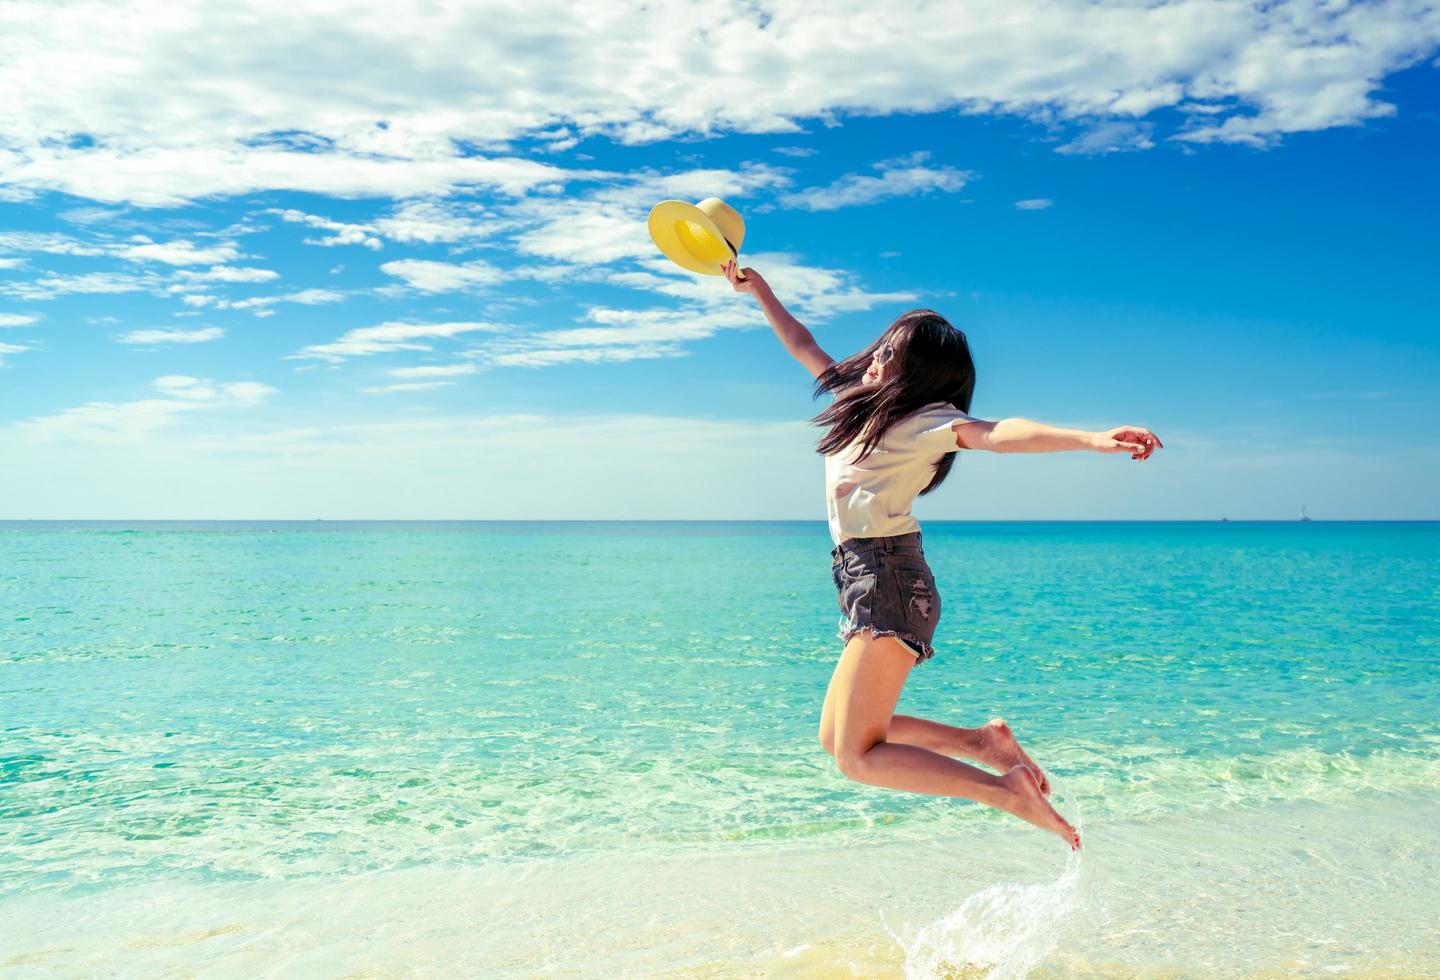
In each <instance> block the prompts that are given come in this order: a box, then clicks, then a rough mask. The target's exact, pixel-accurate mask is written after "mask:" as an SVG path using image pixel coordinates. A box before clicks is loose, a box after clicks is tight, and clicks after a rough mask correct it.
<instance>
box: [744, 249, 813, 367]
mask: <svg viewBox="0 0 1440 980" xmlns="http://www.w3.org/2000/svg"><path fill="white" fill-rule="evenodd" d="M737 273H738V269H737V268H736V264H735V262H734V260H731V261H730V262H728V263H726V265H725V278H727V279H729V280H730V285H732V286H734V287H735V291H736V292H737V293H749V294H750V295H752V296H754V297H755V299H756V301H757V302H758V303H759V304H760V309H761V310H763V311H764V313H765V319H767V320H769V321H770V326H771V327H772V328H773V329H774V331H775V336H777V337H779V338H780V343H782V344H784V345H785V349H786V350H787V351H789V352H790V356H791V357H793V358H795V359H796V360H797V361H799V362H800V363H801V364H803V365H805V369H806V370H807V371H809V372H810V373H811V374H812V375H814V376H815V377H817V378H818V377H820V375H821V374H823V373H824V371H825V369H826V368H827V367H829V366H830V365H831V364H833V363H835V358H833V357H831V356H830V355H829V354H827V353H825V352H824V351H823V350H821V349H820V345H819V344H817V343H815V337H814V335H813V334H811V333H810V331H809V330H807V329H805V324H803V323H801V322H800V321H799V320H797V319H795V318H794V317H793V316H791V315H790V311H789V310H787V309H785V305H784V304H783V303H781V302H780V301H779V300H778V299H776V298H775V293H774V292H772V291H771V289H770V284H769V283H767V282H766V281H765V278H764V277H763V276H761V275H760V273H758V272H756V271H755V270H754V269H750V268H746V269H745V278H744V279H741V278H739V276H738V275H737Z"/></svg>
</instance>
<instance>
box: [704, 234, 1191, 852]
mask: <svg viewBox="0 0 1440 980" xmlns="http://www.w3.org/2000/svg"><path fill="white" fill-rule="evenodd" d="M743 274H744V277H745V278H743V279H741V278H739V274H738V273H737V269H736V264H735V262H733V261H732V262H730V263H728V264H727V265H726V266H725V275H726V277H727V278H728V279H729V280H730V283H731V284H732V285H733V286H734V287H735V289H736V291H737V292H742V293H750V294H751V295H753V296H754V297H755V299H756V300H757V301H758V302H759V303H760V308H761V309H762V310H763V311H764V312H765V317H766V319H768V320H769V321H770V325H771V326H772V327H773V328H774V329H775V333H776V335H777V336H779V338H780V341H781V343H783V344H784V345H785V349H786V350H788V351H789V352H790V353H791V354H792V355H793V356H794V357H795V359H796V360H798V361H799V362H800V363H801V364H803V365H805V367H806V369H807V370H809V371H810V373H811V374H812V375H814V376H815V379H816V380H815V394H816V395H817V396H818V395H819V394H820V393H821V392H827V391H828V392H830V393H831V394H832V395H833V396H834V401H833V403H832V404H831V405H830V406H829V407H828V408H826V409H825V410H824V411H822V412H821V413H820V414H819V415H817V416H816V417H815V418H814V419H812V420H811V421H812V422H814V423H815V424H817V425H823V426H828V427H829V432H828V433H827V435H826V436H825V437H824V438H823V439H822V440H821V442H820V444H819V446H818V449H819V451H820V452H822V453H824V454H825V489H826V495H825V500H826V508H827V510H828V512H829V520H830V536H831V538H832V539H833V540H834V542H835V547H834V549H832V550H831V552H830V556H831V559H832V562H831V572H832V577H833V578H834V581H835V590H836V599H837V601H838V602H839V605H840V610H841V612H842V613H843V614H844V615H843V617H842V619H841V621H840V631H839V637H840V639H841V640H842V641H843V642H844V644H845V649H844V652H843V653H841V655H840V662H839V663H838V664H837V665H836V667H835V673H834V675H832V676H831V678H830V689H829V690H828V691H826V693H825V707H824V708H823V709H822V710H821V712H820V744H821V745H823V746H824V747H825V751H826V752H828V753H830V754H831V755H833V756H834V757H835V761H836V762H837V763H838V764H839V767H840V771H841V772H842V773H844V774H845V775H846V776H847V777H849V778H850V779H854V780H856V781H858V782H862V783H869V784H870V785H872V786H886V787H889V788H891V789H899V790H905V791H907V792H911V793H929V794H933V795H937V796H958V797H963V798H965V799H970V800H977V801H979V802H981V803H986V804H989V805H990V806H993V807H999V808H1000V809H1002V810H1005V811H1007V812H1009V813H1013V814H1014V815H1015V816H1017V817H1020V818H1021V819H1022V820H1027V821H1029V822H1030V823H1032V824H1034V825H1035V826H1037V827H1042V828H1044V829H1045V830H1049V831H1051V832H1053V833H1055V834H1058V835H1059V836H1060V837H1061V838H1063V839H1064V840H1065V842H1066V843H1067V844H1069V845H1070V847H1071V849H1072V850H1078V849H1079V847H1080V835H1079V834H1078V833H1077V832H1076V830H1075V828H1074V827H1072V826H1070V824H1069V823H1068V822H1066V820H1065V818H1064V817H1062V816H1060V814H1059V813H1057V812H1056V811H1055V809H1054V807H1052V806H1051V805H1050V803H1049V801H1048V800H1047V799H1046V798H1047V797H1048V796H1049V795H1050V782H1049V779H1048V777H1047V776H1046V775H1045V772H1044V770H1042V769H1041V768H1040V767H1039V766H1037V765H1036V764H1035V762H1034V760H1032V759H1031V758H1030V756H1029V755H1027V754H1026V752H1025V750H1024V749H1022V748H1021V747H1020V743H1019V742H1017V741H1016V740H1015V736H1014V735H1013V734H1012V733H1011V731H1010V729H1009V727H1008V726H1007V725H1006V724H1005V722H1004V721H1001V720H1000V719H998V718H997V719H995V720H994V721H991V722H990V723H989V724H988V725H985V726H984V727H981V728H956V727H954V726H951V725H943V724H940V723H939V722H934V721H926V720H925V719H923V718H914V717H911V716H909V715H897V714H895V705H896V703H897V702H898V701H899V699H900V689H901V688H902V687H904V686H905V679H906V678H907V677H908V676H909V675H910V669H911V668H912V667H914V666H915V665H916V664H917V663H922V662H924V661H926V660H928V659H930V658H931V657H932V656H934V654H935V651H934V649H933V648H932V647H931V645H930V640H931V638H932V637H934V635H935V627H936V625H937V624H938V623H939V621H940V594H939V592H938V591H937V590H936V588H935V577H934V576H933V575H932V574H931V573H930V566H929V565H928V564H927V563H926V561H925V552H924V550H923V549H922V548H921V546H920V524H919V522H918V521H917V520H916V519H915V518H914V517H913V516H911V514H910V508H911V506H912V505H913V503H914V501H915V498H916V497H917V496H919V495H921V494H926V493H929V492H930V491H932V490H934V489H935V488H936V487H938V486H939V485H940V484H941V483H942V482H943V481H944V480H945V477H946V476H947V475H948V474H949V472H950V467H951V464H953V463H954V461H955V453H956V452H957V451H958V450H961V449H988V450H990V451H991V452H996V453H1044V452H1058V451H1060V450H1065V449H1089V450H1094V451H1097V452H1102V453H1129V454H1130V455H1131V458H1132V459H1149V458H1150V456H1151V454H1152V453H1154V451H1155V450H1156V448H1164V447H1163V445H1162V444H1161V442H1160V440H1159V439H1157V438H1156V437H1155V435H1154V434H1153V433H1151V432H1150V430H1149V429H1144V428H1141V427H1140V426H1136V425H1124V426H1120V427H1118V428H1114V429H1110V430H1108V431H1106V432H1082V431H1079V430H1076V429H1059V428H1055V427H1054V426H1049V425H1044V424H1042V423H1039V422H1032V421H1030V420H1028V419H1022V418H1008V419H1002V420H1001V421H999V422H986V421H983V420H981V419H977V418H974V417H972V416H970V415H968V414H966V412H967V411H968V410H969V408H970V399H971V397H972V396H973V395H974V392H975V364H974V362H973V361H972V360H971V359H970V348H969V346H968V344H967V343H966V341H965V334H964V333H962V332H961V331H959V330H957V329H955V328H954V327H953V326H951V325H950V324H949V323H948V322H947V321H946V320H945V318H944V317H942V316H940V315H939V314H938V313H936V312H935V311H933V310H911V311H910V312H909V313H906V314H904V315H902V316H901V317H899V318H898V319H897V320H896V321H895V322H894V323H892V324H890V326H889V327H887V328H886V330H885V332H884V333H883V334H881V335H880V337H879V338H878V339H877V340H876V341H875V342H874V343H872V344H871V345H870V346H869V347H868V348H866V349H865V350H863V351H861V352H860V353H858V354H855V355H853V356H851V357H848V358H846V359H845V360H843V361H840V362H838V363H837V362H836V361H835V359H834V358H832V357H830V356H829V355H828V354H826V353H825V352H824V351H823V350H821V349H820V347H819V345H817V344H816V343H815V338H814V337H813V336H812V335H811V333H810V331H809V330H807V329H805V326H804V325H803V324H801V323H800V321H798V320H796V319H795V318H794V317H793V316H791V315H790V314H789V312H787V311H786V309H785V307H784V306H783V305H781V303H780V301H779V300H777V299H776V298H775V294H774V293H773V292H772V291H771V290H770V287H769V285H768V284H767V283H766V282H765V280H764V279H763V278H762V277H761V276H760V274H759V273H758V272H756V271H755V270H754V269H749V268H747V269H745V270H744V271H743ZM950 756H961V757H963V758H966V759H971V760H974V761H976V762H980V763H983V764H984V765H986V766H989V767H991V768H992V769H995V770H997V771H998V772H999V773H1000V775H998V776H997V775H995V774H993V773H990V772H987V771H985V770H984V769H979V768H976V767H975V766H971V765H967V764H966V763H964V762H959V761H957V760H956V759H953V758H950Z"/></svg>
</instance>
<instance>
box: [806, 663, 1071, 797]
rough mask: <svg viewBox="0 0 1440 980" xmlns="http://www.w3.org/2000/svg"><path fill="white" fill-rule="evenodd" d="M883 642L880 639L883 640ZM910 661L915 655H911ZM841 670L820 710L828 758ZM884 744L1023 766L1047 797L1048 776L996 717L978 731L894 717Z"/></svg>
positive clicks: (999, 765)
mask: <svg viewBox="0 0 1440 980" xmlns="http://www.w3.org/2000/svg"><path fill="white" fill-rule="evenodd" d="M882 639H883V637H882ZM911 659H912V661H913V659H914V655H913V654H912V655H911ZM839 673H840V667H839V665H836V668H835V674H834V675H832V676H831V678H830V689H829V690H827V691H826V692H825V706H824V707H823V708H821V709H820V744H821V745H822V746H823V747H824V749H825V751H826V752H828V753H829V754H830V755H834V754H835V691H836V688H837V686H838V685H837V684H836V683H835V678H836V677H837V676H839ZM885 740H886V741H887V742H900V743H903V744H905V745H918V746H919V747H921V748H922V749H929V750H930V751H931V752H939V753H941V754H942V755H958V756H960V757H961V758H962V759H973V760H974V761H976V762H979V763H983V764H984V765H987V766H989V767H991V768H992V769H997V770H999V771H1000V772H1008V771H1009V770H1011V769H1013V768H1015V766H1017V765H1026V766H1029V767H1030V768H1031V769H1033V770H1034V771H1035V775H1036V777H1037V778H1038V779H1039V780H1040V792H1041V793H1042V794H1043V795H1045V796H1049V795H1050V777H1048V776H1047V775H1046V774H1045V771H1044V770H1042V769H1041V768H1040V767H1039V766H1037V765H1036V764H1035V761H1034V760H1033V759H1031V758H1030V756H1029V755H1028V754H1027V753H1026V752H1025V750H1024V749H1022V748H1021V747H1020V743H1019V742H1017V741H1016V740H1015V735H1014V733H1013V732H1011V731H1010V726H1009V725H1007V724H1005V722H1004V720H1003V719H1000V718H996V719H994V720H992V721H991V722H990V723H989V724H988V725H982V726H981V727H979V728H959V727H957V726H955V725H945V724H942V723H940V722H938V721H930V720H928V719H925V718H916V717H915V716H914V715H894V716H892V717H891V719H890V730H889V732H888V733H887V734H886V736H885Z"/></svg>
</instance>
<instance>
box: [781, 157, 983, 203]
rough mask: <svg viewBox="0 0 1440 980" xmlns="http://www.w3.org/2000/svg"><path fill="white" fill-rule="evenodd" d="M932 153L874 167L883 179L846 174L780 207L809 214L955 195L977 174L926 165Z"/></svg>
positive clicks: (783, 200)
mask: <svg viewBox="0 0 1440 980" xmlns="http://www.w3.org/2000/svg"><path fill="white" fill-rule="evenodd" d="M929 157H930V153H929V151H926V150H921V151H917V152H915V153H912V154H910V155H909V156H907V157H902V158H900V159H897V160H885V161H882V162H880V163H876V164H873V165H872V166H873V167H874V168H875V169H876V170H878V171H880V176H878V177H872V176H870V175H868V174H846V175H845V176H844V177H841V178H840V179H839V180H837V181H835V182H834V183H832V184H829V185H827V186H825V187H810V188H806V189H805V190H801V191H795V192H792V193H789V194H782V195H781V196H780V198H779V200H778V202H777V203H778V204H779V206H780V207H783V208H799V209H803V210H806V211H834V210H837V209H839V208H848V207H856V206H859V205H864V204H874V203H875V202H876V201H882V200H884V199H885V198H887V197H913V196H915V195H917V194H928V193H930V192H932V191H939V192H942V193H954V192H955V191H958V190H960V189H961V188H963V187H964V186H965V185H966V184H967V183H968V182H969V181H970V180H971V179H972V178H973V177H974V176H975V175H974V173H972V172H971V171H968V170H957V169H956V168H954V167H944V166H940V167H934V166H925V165H924V163H925V161H926V160H928V159H929Z"/></svg>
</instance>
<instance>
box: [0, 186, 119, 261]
mask: <svg viewBox="0 0 1440 980" xmlns="http://www.w3.org/2000/svg"><path fill="white" fill-rule="evenodd" d="M3 173H4V171H0V174H3ZM108 251H109V249H108V247H107V246H102V245H90V244H86V243H85V242H82V241H80V240H79V239H78V238H72V237H71V236H69V235H62V234H61V233H59V232H55V231H0V252H45V253H48V254H50V255H105V254H106V253H107V252H108Z"/></svg>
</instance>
